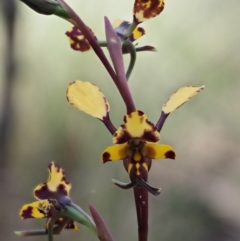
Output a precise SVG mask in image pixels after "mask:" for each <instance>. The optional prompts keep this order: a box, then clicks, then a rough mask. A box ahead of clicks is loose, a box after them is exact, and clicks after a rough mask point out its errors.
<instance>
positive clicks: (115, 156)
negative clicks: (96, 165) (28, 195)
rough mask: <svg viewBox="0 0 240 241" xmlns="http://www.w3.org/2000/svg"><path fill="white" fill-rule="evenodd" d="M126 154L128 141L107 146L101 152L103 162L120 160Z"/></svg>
mask: <svg viewBox="0 0 240 241" xmlns="http://www.w3.org/2000/svg"><path fill="white" fill-rule="evenodd" d="M127 155H128V143H124V144H120V145H113V146H109V147H108V148H107V149H105V150H104V152H103V154H102V161H103V163H105V162H108V161H118V160H122V159H124V158H125V157H127Z"/></svg>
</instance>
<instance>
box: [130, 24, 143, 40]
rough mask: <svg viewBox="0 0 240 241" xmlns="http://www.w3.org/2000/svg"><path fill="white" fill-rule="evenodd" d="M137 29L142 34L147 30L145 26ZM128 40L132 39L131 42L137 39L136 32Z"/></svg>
mask: <svg viewBox="0 0 240 241" xmlns="http://www.w3.org/2000/svg"><path fill="white" fill-rule="evenodd" d="M137 31H138V32H140V33H141V36H142V35H144V34H145V30H144V29H143V28H141V27H138V28H137ZM128 40H130V41H131V42H133V41H135V40H136V39H135V38H134V34H133V33H132V34H131V35H130V36H129V37H128Z"/></svg>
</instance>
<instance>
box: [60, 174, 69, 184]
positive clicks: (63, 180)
mask: <svg viewBox="0 0 240 241" xmlns="http://www.w3.org/2000/svg"><path fill="white" fill-rule="evenodd" d="M61 181H62V182H65V183H66V184H70V183H69V181H68V180H67V179H66V177H65V176H63V177H62V180H61Z"/></svg>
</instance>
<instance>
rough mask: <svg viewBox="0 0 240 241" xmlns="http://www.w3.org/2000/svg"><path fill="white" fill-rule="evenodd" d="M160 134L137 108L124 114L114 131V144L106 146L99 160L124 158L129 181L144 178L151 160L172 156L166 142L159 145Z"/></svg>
mask: <svg viewBox="0 0 240 241" xmlns="http://www.w3.org/2000/svg"><path fill="white" fill-rule="evenodd" d="M159 140H160V134H159V132H158V131H157V129H156V127H155V126H154V124H152V123H151V122H150V121H148V119H147V116H146V114H144V113H143V112H142V111H139V110H136V111H134V112H132V113H129V114H126V115H125V116H124V124H123V125H122V126H120V127H119V128H118V130H117V131H116V132H115V133H114V134H113V143H114V144H115V145H113V146H110V147H108V148H106V149H105V150H104V152H103V154H102V161H103V162H104V163H105V162H108V161H117V160H122V159H126V160H127V167H126V169H127V172H128V174H129V176H130V179H131V181H132V182H135V180H136V177H139V178H141V179H143V180H144V181H147V173H148V171H149V169H150V167H151V162H152V159H166V158H170V159H175V152H174V151H173V148H172V147H171V146H169V145H163V144H158V143H157V142H158V141H159Z"/></svg>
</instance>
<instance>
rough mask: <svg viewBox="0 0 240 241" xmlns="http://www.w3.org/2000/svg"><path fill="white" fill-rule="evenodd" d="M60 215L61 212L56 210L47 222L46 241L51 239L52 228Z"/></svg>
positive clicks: (51, 240)
mask: <svg viewBox="0 0 240 241" xmlns="http://www.w3.org/2000/svg"><path fill="white" fill-rule="evenodd" d="M61 216H62V212H56V213H55V214H54V215H53V216H52V217H51V218H50V219H49V220H48V223H47V231H48V241H53V228H54V224H55V222H56V221H57V220H58V218H60V217H61Z"/></svg>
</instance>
